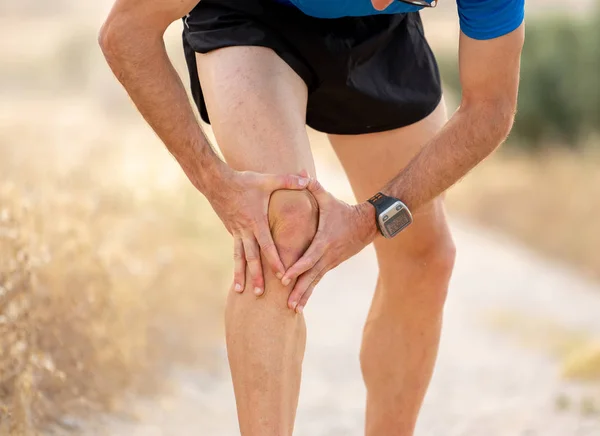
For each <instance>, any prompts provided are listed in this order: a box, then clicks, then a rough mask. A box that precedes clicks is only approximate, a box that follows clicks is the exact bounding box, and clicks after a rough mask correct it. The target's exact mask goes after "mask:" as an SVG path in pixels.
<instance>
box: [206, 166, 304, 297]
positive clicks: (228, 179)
mask: <svg viewBox="0 0 600 436" xmlns="http://www.w3.org/2000/svg"><path fill="white" fill-rule="evenodd" d="M308 182H309V179H308V177H304V176H302V175H293V174H289V175H277V174H261V173H257V172H252V171H235V170H233V169H230V168H228V169H227V170H225V172H224V174H223V175H222V177H220V180H219V183H216V184H214V185H213V186H214V188H213V189H211V190H210V192H206V195H207V198H208V200H209V201H210V203H211V205H212V207H213V208H214V210H215V212H216V213H217V215H219V218H221V221H223V224H225V227H227V230H228V231H229V233H231V234H232V235H233V239H234V251H233V257H234V283H233V288H234V290H235V291H236V292H243V291H244V288H245V286H246V283H245V281H246V264H247V265H248V268H249V270H250V277H251V280H252V287H253V289H254V293H255V294H256V295H262V293H263V292H264V288H265V282H264V276H263V271H262V264H261V253H262V254H263V255H264V257H265V260H266V261H267V263H268V264H269V266H270V267H271V268H272V269H273V272H274V273H275V275H276V276H277V278H279V279H281V277H283V274H285V267H284V266H283V263H282V262H281V259H280V257H279V253H278V252H277V248H276V247H275V243H274V242H273V236H272V235H271V229H270V227H269V220H268V210H269V200H270V198H271V194H272V193H273V192H274V191H277V190H280V189H292V190H302V189H306V187H307V185H308Z"/></svg>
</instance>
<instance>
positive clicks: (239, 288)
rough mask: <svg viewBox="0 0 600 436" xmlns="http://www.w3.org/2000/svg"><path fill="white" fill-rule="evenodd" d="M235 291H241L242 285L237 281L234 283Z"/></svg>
mask: <svg viewBox="0 0 600 436" xmlns="http://www.w3.org/2000/svg"><path fill="white" fill-rule="evenodd" d="M235 292H242V285H240V284H239V283H236V284H235Z"/></svg>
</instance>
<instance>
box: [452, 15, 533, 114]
mask: <svg viewBox="0 0 600 436" xmlns="http://www.w3.org/2000/svg"><path fill="white" fill-rule="evenodd" d="M524 36H525V29H524V25H523V23H521V24H520V25H519V26H518V27H517V28H516V29H515V30H513V31H511V32H510V33H508V34H506V35H503V36H500V37H497V38H493V39H487V40H477V39H473V38H470V37H469V36H467V35H465V33H464V32H461V35H460V43H459V69H460V82H461V87H462V102H461V106H462V107H468V106H472V105H478V106H480V107H481V105H482V104H483V105H493V106H494V108H497V109H500V110H502V111H503V113H502V115H505V116H506V115H507V113H506V112H509V113H514V110H515V107H516V102H517V91H518V86H519V69H520V63H521V49H522V47H523V40H524Z"/></svg>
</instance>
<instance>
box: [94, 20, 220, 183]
mask: <svg viewBox="0 0 600 436" xmlns="http://www.w3.org/2000/svg"><path fill="white" fill-rule="evenodd" d="M115 21H116V20H112V21H110V20H109V21H107V22H106V24H105V25H104V27H103V28H102V30H101V32H100V46H101V47H102V51H103V53H104V55H105V57H106V60H107V62H108V64H109V65H110V67H111V69H112V71H113V72H114V74H115V76H116V77H117V79H118V80H119V82H121V84H122V85H123V87H124V88H125V90H126V91H127V93H128V94H129V96H130V97H131V99H132V100H133V102H134V104H135V105H136V106H137V108H138V110H139V111H140V113H141V114H142V116H143V117H144V118H145V120H146V121H147V122H148V124H149V125H150V126H151V127H152V129H153V130H154V131H155V132H156V134H157V135H158V136H159V137H160V139H161V140H162V141H163V142H164V144H165V145H166V147H167V149H168V150H169V152H170V153H171V154H172V155H173V156H174V157H175V158H176V159H177V161H178V162H179V164H180V165H181V167H182V168H183V170H184V171H185V173H186V175H187V176H188V178H189V179H190V181H191V182H192V183H193V184H194V186H196V188H197V189H199V190H200V191H201V192H203V193H204V194H206V193H207V192H206V191H207V190H208V189H209V183H208V181H209V180H211V179H213V178H214V176H215V174H217V173H218V172H219V170H220V169H221V168H222V167H223V165H224V163H223V162H222V161H221V160H220V159H219V157H218V156H217V155H216V153H215V152H214V151H213V149H212V148H211V146H210V143H209V141H208V140H207V139H206V137H205V136H204V133H203V132H202V129H201V127H200V125H199V124H198V122H197V120H196V118H195V116H194V112H193V110H192V107H191V105H190V103H189V100H188V97H187V94H186V92H185V89H184V87H183V84H182V83H181V80H180V79H179V76H178V75H177V72H176V71H175V69H174V68H173V65H172V64H171V61H170V60H169V57H168V55H167V52H166V49H165V46H164V42H163V38H162V34H161V33H159V32H156V31H152V30H145V29H143V28H142V26H136V25H135V24H134V23H133V22H127V23H118V22H117V23H115Z"/></svg>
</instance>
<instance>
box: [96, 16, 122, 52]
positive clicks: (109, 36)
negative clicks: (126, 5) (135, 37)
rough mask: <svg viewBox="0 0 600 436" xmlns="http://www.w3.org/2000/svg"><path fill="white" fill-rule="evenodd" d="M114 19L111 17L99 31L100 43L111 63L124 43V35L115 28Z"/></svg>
mask: <svg viewBox="0 0 600 436" xmlns="http://www.w3.org/2000/svg"><path fill="white" fill-rule="evenodd" d="M113 21H114V19H111V18H110V17H109V18H108V19H107V20H106V21H105V22H104V24H103V25H102V27H101V28H100V31H99V32H98V45H99V46H100V50H102V54H103V55H104V57H105V58H106V60H107V61H108V62H109V63H110V62H111V59H113V58H114V57H115V53H116V52H117V51H118V50H119V46H120V45H121V43H122V37H121V36H120V35H119V32H117V31H116V30H115V26H113Z"/></svg>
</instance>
